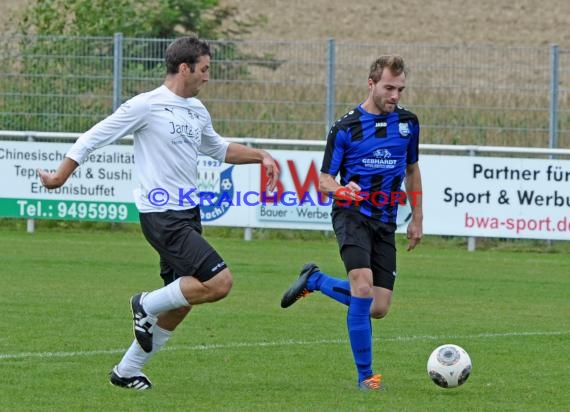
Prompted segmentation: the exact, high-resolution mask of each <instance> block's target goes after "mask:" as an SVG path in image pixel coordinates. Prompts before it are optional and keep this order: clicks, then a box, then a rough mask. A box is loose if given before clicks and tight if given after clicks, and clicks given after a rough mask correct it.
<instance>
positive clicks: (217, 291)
mask: <svg viewBox="0 0 570 412" xmlns="http://www.w3.org/2000/svg"><path fill="white" fill-rule="evenodd" d="M232 285H233V279H232V273H231V272H230V270H229V269H228V268H226V269H224V270H222V271H221V272H220V273H218V274H217V275H216V276H214V277H213V278H212V279H210V280H208V281H207V282H204V286H206V287H207V288H208V289H210V298H211V302H215V301H216V300H220V299H223V298H225V297H226V296H228V294H229V293H230V290H231V289H232Z"/></svg>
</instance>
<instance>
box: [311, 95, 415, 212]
mask: <svg viewBox="0 0 570 412" xmlns="http://www.w3.org/2000/svg"><path fill="white" fill-rule="evenodd" d="M419 135H420V124H419V121H418V118H417V116H416V115H415V114H414V113H412V112H410V111H408V110H406V109H404V108H403V107H401V106H397V107H396V110H394V111H393V112H392V113H388V114H381V115H375V114H371V113H368V112H366V111H365V110H364V109H363V108H362V106H361V105H359V106H358V107H356V108H355V109H354V110H351V111H350V112H348V113H347V114H345V115H344V116H343V117H342V118H340V119H339V120H337V121H336V122H335V124H334V125H333V126H332V127H331V129H330V131H329V134H328V137H327V145H326V149H325V153H324V157H323V163H322V167H321V172H323V173H327V174H330V175H332V176H335V177H336V176H337V175H338V174H339V173H340V184H341V185H343V186H344V185H346V184H347V183H348V182H349V181H353V182H355V183H357V184H358V185H359V186H360V187H361V189H362V192H367V193H369V194H370V195H371V197H370V198H369V199H368V200H365V201H362V202H360V203H359V205H358V206H356V207H357V208H358V209H359V211H360V213H362V214H364V215H366V216H369V217H372V218H373V219H376V220H380V221H382V222H386V223H394V222H396V214H397V206H398V202H397V201H391V198H390V196H391V194H392V193H395V192H399V191H400V190H402V189H401V187H402V183H403V180H404V176H405V173H406V167H407V165H410V164H414V163H416V162H417V161H418V146H419ZM372 196H375V197H372ZM338 204H339V203H338V202H335V207H336V206H338ZM342 207H355V205H344V206H342Z"/></svg>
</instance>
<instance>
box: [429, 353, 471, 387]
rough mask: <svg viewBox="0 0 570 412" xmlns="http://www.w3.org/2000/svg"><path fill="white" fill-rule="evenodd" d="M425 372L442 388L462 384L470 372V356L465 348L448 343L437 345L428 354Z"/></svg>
mask: <svg viewBox="0 0 570 412" xmlns="http://www.w3.org/2000/svg"><path fill="white" fill-rule="evenodd" d="M427 372H428V375H429V377H430V379H431V380H432V381H433V382H434V383H435V384H436V385H438V386H441V387H442V388H455V387H457V386H460V385H463V384H464V383H465V381H466V380H467V378H469V375H470V374H471V358H470V357H469V354H468V353H467V352H465V350H464V349H463V348H462V347H460V346H457V345H453V344H451V343H448V344H446V345H441V346H438V347H437V348H435V349H434V351H433V352H432V353H431V355H430V356H429V359H428V362H427Z"/></svg>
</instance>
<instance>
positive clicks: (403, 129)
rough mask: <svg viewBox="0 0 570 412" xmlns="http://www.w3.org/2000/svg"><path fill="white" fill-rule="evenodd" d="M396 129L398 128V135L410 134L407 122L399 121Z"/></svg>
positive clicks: (405, 135)
mask: <svg viewBox="0 0 570 412" xmlns="http://www.w3.org/2000/svg"><path fill="white" fill-rule="evenodd" d="M398 129H399V130H400V135H401V136H403V137H407V136H408V135H409V134H410V125H409V124H408V123H407V122H406V123H400V124H399V125H398Z"/></svg>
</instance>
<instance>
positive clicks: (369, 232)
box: [332, 207, 396, 290]
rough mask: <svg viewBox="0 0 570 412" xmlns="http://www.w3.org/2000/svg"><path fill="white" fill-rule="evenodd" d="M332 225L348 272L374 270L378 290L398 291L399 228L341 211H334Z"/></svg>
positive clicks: (373, 279)
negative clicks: (361, 269) (395, 283)
mask: <svg viewBox="0 0 570 412" xmlns="http://www.w3.org/2000/svg"><path fill="white" fill-rule="evenodd" d="M332 222H333V228H334V232H335V234H336V239H337V242H338V246H339V249H340V256H341V257H342V261H343V262H344V266H345V268H346V272H347V273H348V272H350V271H351V270H353V269H360V268H367V269H371V270H372V282H373V285H374V286H379V287H382V288H386V289H390V290H394V282H395V281H396V235H395V232H396V225H395V224H390V223H383V222H380V221H378V220H374V219H371V218H369V217H368V216H365V215H363V214H362V213H360V212H358V211H357V210H354V209H348V208H340V207H338V208H333V213H332Z"/></svg>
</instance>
